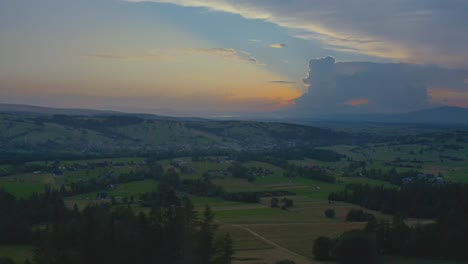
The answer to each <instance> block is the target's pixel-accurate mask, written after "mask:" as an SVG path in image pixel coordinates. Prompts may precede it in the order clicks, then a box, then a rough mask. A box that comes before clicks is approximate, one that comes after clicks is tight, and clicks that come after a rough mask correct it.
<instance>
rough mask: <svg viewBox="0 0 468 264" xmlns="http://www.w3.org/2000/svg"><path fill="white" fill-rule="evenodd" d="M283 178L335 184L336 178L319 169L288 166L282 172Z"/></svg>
mask: <svg viewBox="0 0 468 264" xmlns="http://www.w3.org/2000/svg"><path fill="white" fill-rule="evenodd" d="M284 177H288V178H292V177H302V178H306V179H311V180H317V181H323V182H328V183H335V182H336V178H335V177H334V176H332V175H331V174H330V173H328V172H327V171H326V170H325V169H323V168H320V167H304V166H296V165H294V164H289V165H288V166H287V168H286V171H285V172H284Z"/></svg>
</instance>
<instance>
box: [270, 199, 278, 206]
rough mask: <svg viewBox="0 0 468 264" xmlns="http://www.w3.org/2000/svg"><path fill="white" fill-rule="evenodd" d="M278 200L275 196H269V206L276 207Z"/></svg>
mask: <svg viewBox="0 0 468 264" xmlns="http://www.w3.org/2000/svg"><path fill="white" fill-rule="evenodd" d="M278 205H279V200H278V198H276V197H273V198H271V201H270V206H271V208H278Z"/></svg>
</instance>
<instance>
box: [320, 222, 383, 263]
mask: <svg viewBox="0 0 468 264" xmlns="http://www.w3.org/2000/svg"><path fill="white" fill-rule="evenodd" d="M312 250H313V254H314V256H315V258H316V259H317V260H320V261H333V260H337V261H338V262H339V263H341V264H356V263H359V264H376V263H378V247H377V243H376V239H375V236H374V235H372V234H371V233H369V232H364V231H358V230H356V231H350V232H347V233H344V234H343V235H341V236H340V237H338V238H336V239H331V238H328V237H319V238H317V239H316V240H315V243H314V247H313V249H312Z"/></svg>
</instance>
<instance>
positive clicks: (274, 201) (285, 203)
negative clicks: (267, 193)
mask: <svg viewBox="0 0 468 264" xmlns="http://www.w3.org/2000/svg"><path fill="white" fill-rule="evenodd" d="M293 206H294V200H293V199H288V198H286V197H284V198H283V199H281V200H280V199H278V198H276V197H273V198H271V200H270V207H271V208H281V209H283V210H286V209H288V208H290V207H293Z"/></svg>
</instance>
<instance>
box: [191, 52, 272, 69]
mask: <svg viewBox="0 0 468 264" xmlns="http://www.w3.org/2000/svg"><path fill="white" fill-rule="evenodd" d="M183 51H184V52H186V53H188V54H209V55H214V56H219V57H223V58H226V59H232V60H239V61H243V62H249V63H254V64H257V65H263V64H262V63H261V62H260V61H259V60H258V59H257V58H255V57H254V56H253V55H252V54H250V53H249V52H247V51H243V50H236V49H232V48H196V49H183Z"/></svg>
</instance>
